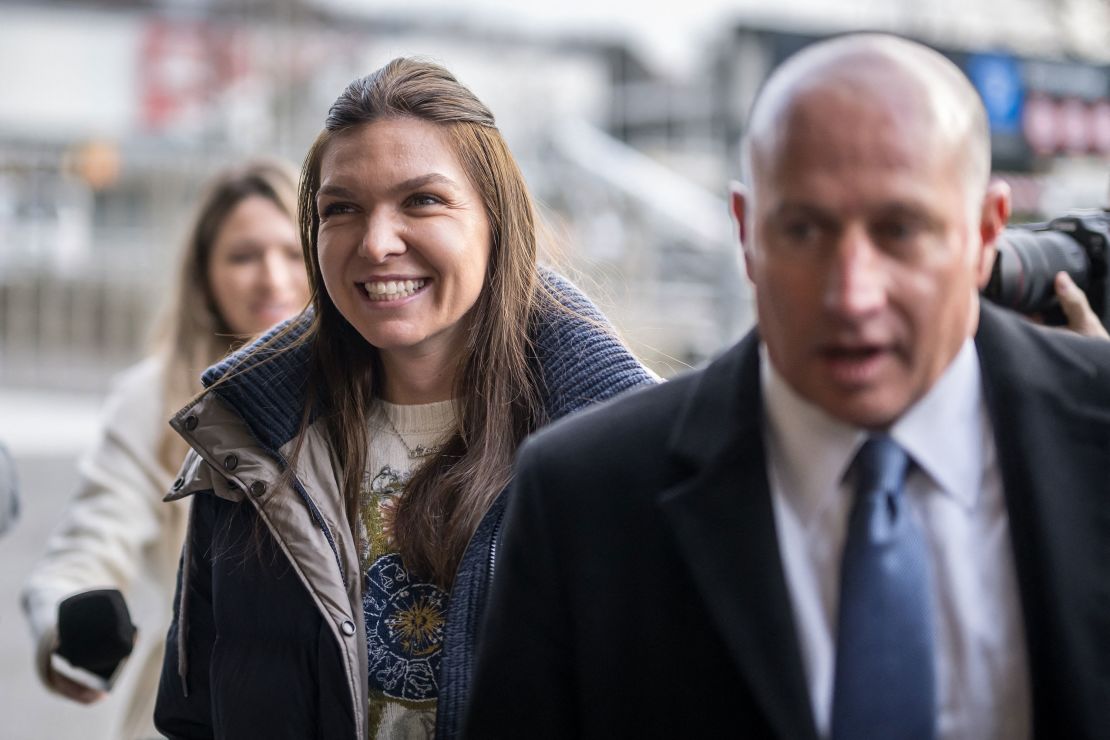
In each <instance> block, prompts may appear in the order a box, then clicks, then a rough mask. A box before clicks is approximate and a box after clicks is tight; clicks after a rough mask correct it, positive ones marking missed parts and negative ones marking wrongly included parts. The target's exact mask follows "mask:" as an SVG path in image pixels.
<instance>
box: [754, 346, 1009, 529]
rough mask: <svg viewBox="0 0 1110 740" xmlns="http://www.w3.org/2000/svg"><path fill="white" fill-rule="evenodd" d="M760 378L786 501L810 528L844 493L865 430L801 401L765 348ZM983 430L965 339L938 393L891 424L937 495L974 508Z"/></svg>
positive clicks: (973, 360) (976, 376)
mask: <svg viewBox="0 0 1110 740" xmlns="http://www.w3.org/2000/svg"><path fill="white" fill-rule="evenodd" d="M760 378H761V385H762V391H763V405H764V410H765V411H766V420H767V422H766V423H767V429H766V433H767V436H768V443H769V446H770V449H771V450H772V456H773V459H777V461H778V465H777V466H776V473H777V475H778V476H779V482H780V483H781V485H782V488H783V490H782V495H783V496H784V497H785V498H786V500H787V501H788V502H789V503H790V505H791V507H792V508H794V510H795V511H796V513H797V515H798V517H799V519H800V520H801V521H802V522H803V524H804V525H805V526H809V525H810V524H811V522H812V521H813V519H814V517H815V516H816V515H817V513H818V512H819V511H820V509H821V508H822V505H823V503H825V502H827V501H828V497H830V496H832V495H834V494H835V492H836V491H837V490H838V489H839V485H840V482H841V481H842V480H843V479H844V475H845V473H846V472H847V471H848V467H849V466H850V465H851V463H852V460H853V459H854V458H855V455H856V452H857V451H858V450H859V447H860V445H862V444H863V441H864V439H865V438H866V431H865V430H863V429H860V428H858V427H855V426H852V425H850V424H846V423H844V422H842V421H839V420H837V419H834V418H833V417H831V416H829V415H828V414H826V413H825V412H824V411H823V410H821V409H820V408H818V407H817V406H815V405H814V404H812V403H810V402H809V401H806V400H805V399H803V398H802V397H801V396H799V395H798V394H797V392H795V391H794V389H793V388H791V387H790V386H789V385H788V384H787V383H786V381H785V380H784V379H783V378H782V376H781V375H779V374H778V373H777V372H776V371H775V368H774V365H773V364H772V363H771V361H770V358H769V357H768V354H767V350H766V348H765V347H764V346H763V345H760ZM986 432H987V430H986V413H985V410H984V407H983V398H982V388H981V383H980V372H979V357H978V355H977V354H976V352H975V344H974V342H973V341H972V340H971V339H968V340H967V341H966V342H965V343H964V345H963V346H962V347H961V348H960V351H959V352H958V353H957V354H956V357H955V358H954V359H953V361H952V362H951V363H950V364H949V366H948V368H947V369H946V370H945V371H944V373H943V374H942V375H941V376H940V378H939V379H938V380H937V382H936V383H934V384H933V387H932V388H930V389H929V391H928V392H927V393H926V394H925V395H924V396H923V397H922V398H921V399H920V400H918V401H917V403H915V404H914V405H913V406H911V407H910V408H909V409H908V410H907V411H906V412H905V413H904V414H903V415H902V417H901V418H900V419H898V421H897V422H895V423H894V425H893V427H892V428H891V430H890V435H891V436H892V437H893V438H894V440H895V441H896V442H898V444H900V445H901V446H902V448H903V449H905V450H906V452H907V453H908V454H909V456H910V458H911V459H912V460H913V461H914V462H915V463H916V465H917V466H918V467H919V468H920V469H921V470H922V471H924V473H925V474H926V475H927V476H928V477H929V478H930V479H931V480H932V481H933V483H934V484H935V485H936V486H937V487H938V488H939V489H941V490H942V491H943V492H944V493H945V494H947V495H950V496H952V497H953V499H955V500H956V502H957V503H959V504H960V505H962V506H963V507H965V508H969V509H970V508H971V507H973V506H974V505H975V502H976V499H977V497H978V494H979V488H980V482H981V480H982V473H983V456H984V449H985V448H984V441H985V440H989V435H988V434H986Z"/></svg>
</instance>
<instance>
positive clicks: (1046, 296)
mask: <svg viewBox="0 0 1110 740" xmlns="http://www.w3.org/2000/svg"><path fill="white" fill-rule="evenodd" d="M1090 269H1091V263H1090V260H1089V259H1088V257H1087V253H1086V252H1085V251H1084V250H1083V247H1081V246H1080V245H1079V244H1078V243H1077V242H1076V241H1075V239H1073V238H1071V237H1070V236H1068V235H1066V234H1061V233H1060V232H1057V231H1028V230H1025V229H1006V231H1005V233H1004V234H1003V236H1002V238H1001V239H999V240H998V257H997V258H995V261H994V268H993V269H992V271H991V278H990V282H989V283H988V284H987V287H986V288H985V289H984V290H983V295H984V296H985V297H987V298H989V299H990V300H992V301H994V302H995V303H997V304H999V305H1002V306H1006V307H1007V308H1012V309H1014V310H1015V311H1020V312H1021V313H1024V314H1043V313H1045V312H1046V311H1048V310H1050V309H1052V308H1054V307H1055V306H1056V305H1057V301H1056V290H1055V288H1054V287H1053V281H1054V279H1055V277H1056V273H1058V272H1060V271H1063V272H1066V273H1068V274H1069V275H1070V276H1071V278H1072V280H1074V281H1075V283H1076V285H1078V286H1079V287H1080V288H1081V289H1083V290H1084V291H1085V290H1086V289H1087V283H1088V281H1089V279H1090Z"/></svg>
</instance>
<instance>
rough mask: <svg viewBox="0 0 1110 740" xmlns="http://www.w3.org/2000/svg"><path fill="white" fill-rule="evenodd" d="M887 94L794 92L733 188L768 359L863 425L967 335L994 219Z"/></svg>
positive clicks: (841, 415) (898, 400)
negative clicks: (741, 183) (751, 185)
mask: <svg viewBox="0 0 1110 740" xmlns="http://www.w3.org/2000/svg"><path fill="white" fill-rule="evenodd" d="M898 97H899V95H898V94H891V95H883V96H877V95H875V94H873V93H871V94H868V93H867V92H866V91H864V92H863V93H862V94H861V93H860V91H859V90H848V91H845V90H840V91H838V90H836V89H829V90H820V91H811V92H809V93H807V94H805V95H803V96H801V97H800V98H799V100H798V101H796V102H795V104H794V106H793V108H792V111H791V113H790V114H789V115H788V116H787V117H786V118H785V120H784V121H783V124H784V125H783V127H782V128H780V130H779V133H778V135H777V137H775V138H776V140H775V141H773V142H771V143H770V145H767V146H765V147H764V149H765V151H756V152H753V167H754V168H755V173H756V178H755V183H756V184H755V187H756V190H755V193H754V196H755V197H754V203H753V202H752V201H751V200H750V199H748V198H747V197H746V196H745V195H743V194H737V195H735V196H734V199H733V208H734V212H735V215H736V217H737V219H738V220H739V221H740V222H741V223H744V220H743V219H744V217H745V216H749V217H750V220H749V221H748V222H747V223H748V224H750V227H749V228H750V229H751V230H752V231H753V233H752V234H750V235H748V234H743V232H744V228H743V227H742V235H745V236H750V237H751V238H752V242H751V244H747V245H746V247H747V248H746V250H745V258H746V263H747V269H748V275H749V277H750V279H751V280H752V282H753V284H754V285H755V288H756V302H757V308H758V313H759V331H760V335H761V337H762V339H763V341H764V342H765V344H766V346H767V350H768V352H769V354H770V357H771V361H772V362H773V363H774V367H775V369H776V370H777V371H778V372H779V373H780V374H781V375H782V377H783V378H784V379H785V380H786V382H787V383H789V384H790V386H791V387H792V388H793V389H794V390H795V391H796V392H798V393H799V394H800V395H801V396H802V397H804V398H806V399H807V400H809V401H810V402H811V403H814V404H815V405H817V406H818V407H820V408H822V409H823V410H824V411H826V412H827V413H828V414H830V415H832V416H833V417H836V418H838V419H840V420H842V421H845V422H848V423H850V424H854V425H857V426H862V427H866V428H883V427H886V426H889V425H890V424H891V423H892V422H894V421H895V420H896V419H897V418H898V417H899V416H900V415H901V414H902V413H903V412H904V411H905V410H906V409H907V408H908V407H909V406H910V405H911V404H913V403H914V402H915V401H916V400H917V399H919V398H921V396H923V395H924V394H925V393H926V391H928V389H929V388H930V387H931V386H932V385H933V383H934V382H936V380H937V378H938V377H939V376H940V375H941V374H942V373H943V371H944V370H945V369H946V368H947V366H948V364H949V363H950V362H951V360H952V359H953V357H955V355H956V353H957V352H958V350H959V348H960V346H961V345H962V344H963V342H964V340H965V339H966V338H967V337H969V336H971V335H972V334H973V333H974V331H975V327H976V325H977V322H978V296H977V289H978V285H979V283H980V281H981V280H983V279H985V278H986V276H987V274H989V270H990V265H991V262H992V261H993V251H992V250H990V249H989V248H987V249H984V248H983V247H982V244H983V237H987V239H986V240H987V242H988V243H990V242H993V238H994V235H995V232H996V231H997V229H998V228H1001V226H1002V224H995V221H997V220H998V218H997V216H999V215H1001V218H1002V222H1003V224H1004V220H1005V216H1004V214H1003V213H1002V212H1003V211H1004V210H1005V207H1004V206H1003V207H1002V208H1001V210H999V209H997V208H996V210H995V211H990V210H989V208H988V207H987V206H982V207H981V206H980V203H979V202H978V200H977V199H976V200H975V201H974V202H973V199H972V198H970V197H969V195H968V193H969V190H968V187H969V183H968V181H967V180H968V178H967V176H966V175H965V170H964V168H963V166H962V165H963V162H961V158H960V156H959V155H960V152H959V149H960V147H958V146H956V145H955V144H954V143H953V142H950V141H945V139H944V137H943V136H941V135H939V134H938V133H937V132H936V131H935V130H932V129H933V128H934V127H932V126H930V125H929V124H927V123H923V121H927V120H929V116H928V115H925V114H923V110H922V106H920V105H914V104H913V101H905V100H898ZM915 111H916V112H915ZM996 195H997V194H996ZM1002 195H1003V197H1004V195H1005V194H1004V193H1003V194H1002ZM993 198H994V196H993V195H992V196H988V201H990V202H991V203H993V200H992V199H993ZM995 205H997V204H995ZM749 208H754V211H752V212H750V213H749V212H747V211H748V209H749ZM996 227H997V228H996Z"/></svg>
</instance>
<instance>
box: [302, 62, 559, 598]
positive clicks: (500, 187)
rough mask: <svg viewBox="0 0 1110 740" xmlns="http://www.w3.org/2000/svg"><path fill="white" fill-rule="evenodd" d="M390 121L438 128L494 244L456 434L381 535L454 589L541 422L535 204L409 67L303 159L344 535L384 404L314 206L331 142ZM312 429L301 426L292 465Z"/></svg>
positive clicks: (431, 67)
mask: <svg viewBox="0 0 1110 740" xmlns="http://www.w3.org/2000/svg"><path fill="white" fill-rule="evenodd" d="M398 117H410V118H414V119H419V120H422V121H427V122H430V123H434V124H436V125H437V126H440V127H442V130H443V131H444V133H445V134H446V138H447V140H448V142H449V143H450V146H451V148H452V149H453V151H454V153H455V155H456V156H457V157H458V160H459V162H460V164H461V165H462V167H463V169H464V171H465V172H466V173H467V176H468V177H469V178H470V180H471V182H472V184H473V185H474V187H475V189H476V190H477V191H478V192H479V194H480V195H481V198H482V201H483V204H484V206H485V211H486V216H487V218H488V219H489V225H490V231H491V239H492V244H491V245H490V258H489V264H488V268H487V273H486V280H485V285H484V287H483V289H482V292H481V295H480V296H479V298H478V301H477V303H476V304H475V306H474V308H473V309H472V310H471V312H470V313H469V314H468V318H467V319H466V320H467V321H468V327H467V333H466V337H467V339H466V343H465V347H464V349H463V352H462V355H461V356H460V358H459V361H458V366H457V368H456V371H455V379H454V382H455V397H456V399H457V419H458V426H457V430H456V433H455V434H454V435H453V436H452V438H451V439H450V440H449V441H448V443H447V444H446V445H445V446H444V447H443V449H442V450H441V451H440V452H439V453H438V454H436V455H435V456H433V457H431V458H429V459H428V460H427V462H426V463H425V464H424V465H423V466H422V467H421V468H419V469H418V470H417V471H416V472H415V473H414V474H413V477H412V478H411V480H410V481H409V483H408V484H407V486H406V487H405V490H404V493H403V494H402V495H401V497H400V499H399V501H398V503H397V505H396V506H395V507H394V508H393V509H392V518H391V521H390V522H389V526H390V534H391V536H392V538H393V541H394V543H395V544H396V546H397V547H398V549H399V551H400V553H401V557H402V559H403V560H404V562H405V564H406V566H407V567H408V568H410V569H411V570H413V571H414V572H416V573H419V574H420V575H422V576H423V577H426V578H429V579H431V580H433V581H434V582H436V583H439V584H441V585H443V586H450V584H451V583H452V581H453V580H454V574H455V569H456V568H457V565H458V562H459V560H460V559H461V558H462V555H463V551H464V550H465V549H466V545H467V543H468V542H469V540H470V537H471V535H472V534H473V533H474V531H475V529H476V528H477V526H478V523H479V522H480V521H481V519H482V516H483V515H484V514H485V512H486V511H487V510H488V509H489V507H490V505H491V504H492V502H493V500H494V498H496V496H497V494H498V493H500V491H501V490H502V489H503V488H504V486H505V485H507V483H508V481H509V476H510V466H511V463H512V457H513V454H514V452H515V450H516V448H517V446H518V445H519V444H520V442H521V441H522V440H523V438H524V437H525V436H526V435H527V434H528V433H529V432H530V431H532V430H533V429H535V428H536V427H537V426H538V425H540V424H541V423H542V422H543V420H544V410H543V403H542V399H541V393H540V389H539V384H540V380H539V379H538V377H537V374H536V372H535V369H534V368H533V367H532V366H531V364H530V360H529V357H530V354H531V352H530V342H529V325H530V322H531V321H532V320H533V318H534V317H535V316H536V315H537V312H538V311H539V310H541V309H542V308H543V307H544V306H547V305H549V304H552V303H553V302H552V301H551V300H550V297H549V294H548V293H547V291H545V290H543V289H541V288H540V287H539V280H538V277H537V273H536V236H535V215H534V208H533V203H532V199H531V196H530V195H529V193H528V189H527V187H526V185H525V182H524V178H523V176H522V175H521V173H520V170H519V169H518V167H517V165H516V162H515V161H514V159H513V157H512V154H511V153H510V152H509V148H508V146H507V145H506V143H505V141H504V139H503V138H502V136H501V133H500V131H498V129H497V127H496V124H495V122H494V118H493V114H492V113H490V111H489V109H488V108H486V106H485V105H484V104H483V103H482V102H481V101H480V100H478V98H477V97H475V96H474V94H473V93H472V92H471V91H470V90H468V89H467V88H466V87H464V86H463V85H462V84H461V83H459V81H458V80H456V79H455V77H454V76H452V75H451V73H450V72H448V71H447V70H446V69H444V68H443V67H441V66H439V65H437V64H434V63H431V62H426V61H422V60H418V59H409V58H399V59H394V60H393V61H392V62H390V63H389V64H387V65H385V66H384V67H382V68H381V69H379V70H377V71H376V72H373V73H372V74H369V75H367V76H365V77H362V78H359V79H357V80H355V81H354V82H352V83H351V84H350V85H348V86H347V89H346V90H344V91H343V93H342V94H341V95H340V96H339V98H338V99H337V100H336V101H335V103H334V104H333V105H332V107H331V110H330V111H329V113H328V117H327V121H326V122H325V124H324V130H323V131H322V132H321V133H320V135H319V136H318V137H317V138H316V141H315V142H314V143H313V144H312V147H311V149H309V152H308V155H307V157H306V158H305V163H304V168H303V170H302V172H301V189H300V195H299V198H300V227H301V238H302V241H303V244H304V249H305V264H306V266H307V268H308V272H309V279H310V284H311V285H312V286H313V298H312V301H313V305H314V307H315V316H314V319H313V323H312V324H311V326H310V327H309V329H308V332H307V335H306V336H307V341H310V342H311V344H312V351H311V353H310V356H311V360H310V369H309V373H310V375H309V383H308V387H309V389H310V393H311V394H312V395H313V398H312V399H311V401H312V402H313V403H314V404H315V407H316V408H318V409H319V411H320V412H321V414H322V418H323V419H324V421H325V429H326V433H327V435H328V437H329V441H330V443H331V445H332V447H333V450H334V452H335V455H336V458H337V460H338V462H339V465H340V469H341V475H340V486H341V491H340V493H341V495H342V496H343V499H344V505H345V509H346V512H347V517H348V521H349V523H350V524H351V527H352V531H357V526H356V525H355V522H357V521H358V509H359V493H360V487H361V485H362V480H363V474H364V470H365V468H366V465H367V453H368V447H369V428H368V417H369V415H370V413H371V412H372V409H373V405H374V402H375V400H374V399H375V398H377V397H378V396H379V395H380V389H381V365H380V363H379V361H378V356H377V350H376V349H375V348H374V347H372V346H370V345H369V344H368V343H367V342H366V341H365V340H363V339H362V337H361V336H360V335H359V334H358V332H357V331H356V330H355V329H354V328H353V327H352V326H351V325H350V324H349V323H347V321H346V319H344V318H343V316H342V315H341V314H340V313H339V311H338V309H337V308H336V307H335V304H334V303H333V302H332V300H331V298H330V297H329V296H328V293H327V291H326V290H325V289H324V288H323V280H322V276H321V274H320V268H319V254H318V248H317V231H318V229H319V224H320V219H319V214H318V213H317V210H316V194H317V191H318V190H319V187H320V179H321V174H320V166H321V161H322V159H323V155H324V152H325V151H326V150H327V148H328V146H329V144H330V143H331V141H332V140H333V139H334V138H335V137H336V136H337V135H338V134H340V133H342V132H345V131H349V130H351V129H353V128H356V127H358V126H363V125H366V124H369V123H372V122H374V121H378V120H382V119H386V118H398ZM308 425H309V416H308V414H307V413H306V415H305V417H304V418H303V420H302V423H301V432H300V439H299V440H298V444H297V445H296V446H295V447H294V450H295V451H294V455H293V456H294V457H295V456H296V450H297V448H298V447H299V442H300V441H303V439H304V434H305V432H306V431H307V427H308Z"/></svg>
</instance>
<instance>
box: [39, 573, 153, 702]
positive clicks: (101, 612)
mask: <svg viewBox="0 0 1110 740" xmlns="http://www.w3.org/2000/svg"><path fill="white" fill-rule="evenodd" d="M135 633H136V629H135V625H134V624H132V623H131V614H130V612H128V610H127V603H126V602H125V601H124V600H123V594H121V593H120V592H119V590H118V589H114V588H108V589H99V590H96V591H84V592H82V593H79V594H74V595H73V596H70V597H69V598H67V599H65V600H64V601H62V603H61V604H59V605H58V647H57V649H56V650H55V651H54V652H56V653H57V654H58V655H60V656H61V657H62V658H65V660H66V661H67V662H68V663H69V664H70V665H73V666H76V667H78V668H82V669H84V670H86V671H88V672H89V673H92V674H94V675H96V676H99V677H100V678H102V679H104V680H105V681H106V682H108V681H110V680H111V678H112V676H113V675H114V674H115V672H116V670H117V669H118V668H119V665H120V663H121V662H122V661H123V659H124V658H126V657H127V656H129V655H130V654H131V648H132V646H133V645H134V643H135Z"/></svg>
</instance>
